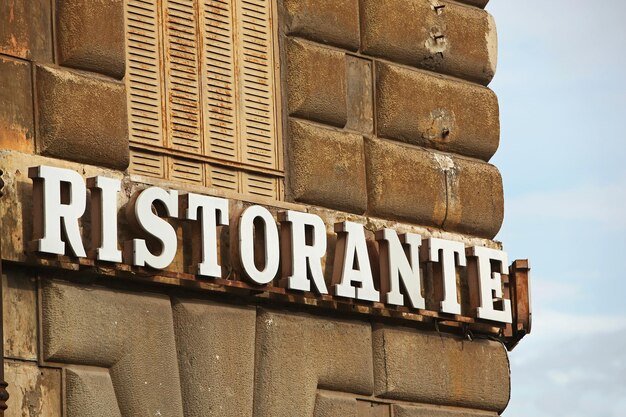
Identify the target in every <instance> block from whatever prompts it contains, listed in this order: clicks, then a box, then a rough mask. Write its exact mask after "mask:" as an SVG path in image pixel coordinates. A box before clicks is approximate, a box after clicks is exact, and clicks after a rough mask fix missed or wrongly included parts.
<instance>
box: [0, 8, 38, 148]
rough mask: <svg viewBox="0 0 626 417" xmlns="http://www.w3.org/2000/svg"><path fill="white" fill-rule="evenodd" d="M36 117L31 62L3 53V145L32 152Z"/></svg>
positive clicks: (0, 94)
mask: <svg viewBox="0 0 626 417" xmlns="http://www.w3.org/2000/svg"><path fill="white" fill-rule="evenodd" d="M2 7H4V6H0V10H1V8H2ZM1 30H2V29H0V31H1ZM34 118H35V116H34V113H33V83H32V76H31V64H30V63H28V62H24V61H19V60H16V59H10V58H6V57H1V56H0V149H12V150H17V151H20V152H26V153H32V152H33V151H34V149H35V119H34Z"/></svg>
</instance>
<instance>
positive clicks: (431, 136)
mask: <svg viewBox="0 0 626 417" xmlns="http://www.w3.org/2000/svg"><path fill="white" fill-rule="evenodd" d="M376 68H377V73H376V92H377V94H376V100H377V114H376V117H377V126H378V135H379V136H382V137H388V138H393V139H396V140H400V141H404V142H408V143H411V144H414V145H419V146H424V147H429V148H434V149H438V150H441V151H446V152H454V153H458V154H462V155H467V156H471V157H475V158H479V159H482V160H485V161H488V160H489V159H490V158H491V157H492V156H493V154H494V153H495V152H496V150H497V149H498V144H499V138H500V115H499V110H498V99H497V97H496V95H495V93H494V92H493V91H491V90H490V89H488V88H486V87H482V86H478V85H476V84H471V83H468V82H464V81H458V80H454V79H451V78H448V77H442V76H437V75H434V74H429V73H427V72H423V71H419V70H412V69H409V68H404V67H400V66H397V65H389V64H381V63H379V64H377V65H376Z"/></svg>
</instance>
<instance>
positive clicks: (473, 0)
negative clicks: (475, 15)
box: [457, 0, 489, 9]
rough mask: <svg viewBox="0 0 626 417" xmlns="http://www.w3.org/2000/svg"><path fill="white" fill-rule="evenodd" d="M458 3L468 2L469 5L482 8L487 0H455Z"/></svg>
mask: <svg viewBox="0 0 626 417" xmlns="http://www.w3.org/2000/svg"><path fill="white" fill-rule="evenodd" d="M457 1H458V2H460V3H465V4H469V5H470V6H476V7H480V8H482V9H484V8H485V6H486V5H487V3H489V0H457Z"/></svg>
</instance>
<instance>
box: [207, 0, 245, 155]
mask: <svg viewBox="0 0 626 417" xmlns="http://www.w3.org/2000/svg"><path fill="white" fill-rule="evenodd" d="M201 16H202V25H201V31H202V34H201V35H202V50H203V59H202V92H203V97H204V104H203V105H204V108H203V111H204V137H205V142H206V143H207V145H208V146H207V147H208V149H207V151H206V154H207V155H209V156H212V157H214V158H219V159H224V160H228V161H237V160H238V157H239V151H238V146H237V136H238V133H237V118H236V114H237V110H236V104H235V94H236V85H235V56H234V48H233V45H234V31H233V12H232V4H231V1H230V0H204V2H203V7H202V10H201Z"/></svg>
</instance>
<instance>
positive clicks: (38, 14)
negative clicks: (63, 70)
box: [0, 0, 52, 63]
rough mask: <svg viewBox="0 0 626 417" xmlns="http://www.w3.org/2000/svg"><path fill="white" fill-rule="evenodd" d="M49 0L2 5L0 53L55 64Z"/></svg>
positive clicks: (14, 1)
mask: <svg viewBox="0 0 626 417" xmlns="http://www.w3.org/2000/svg"><path fill="white" fill-rule="evenodd" d="M51 3H52V2H51V1H50V0H11V1H2V2H0V53H2V54H6V55H10V56H14V57H17V58H23V59H28V60H33V61H37V62H45V63H48V62H52V18H51Z"/></svg>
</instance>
